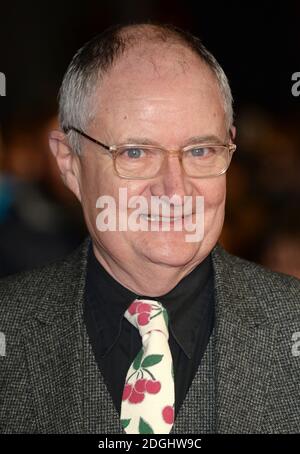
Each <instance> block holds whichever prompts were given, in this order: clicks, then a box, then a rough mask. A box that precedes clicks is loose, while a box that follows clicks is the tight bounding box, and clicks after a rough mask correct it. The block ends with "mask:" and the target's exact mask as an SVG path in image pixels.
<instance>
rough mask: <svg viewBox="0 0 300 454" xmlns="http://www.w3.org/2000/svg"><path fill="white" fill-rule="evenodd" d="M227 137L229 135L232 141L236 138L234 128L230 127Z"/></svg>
mask: <svg viewBox="0 0 300 454" xmlns="http://www.w3.org/2000/svg"><path fill="white" fill-rule="evenodd" d="M229 135H230V138H231V140H232V141H234V139H235V137H236V127H235V126H231V128H230V131H229Z"/></svg>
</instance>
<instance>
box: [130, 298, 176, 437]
mask: <svg viewBox="0 0 300 454" xmlns="http://www.w3.org/2000/svg"><path fill="white" fill-rule="evenodd" d="M124 316H125V317H126V318H127V320H129V322H130V323H132V324H133V325H134V326H135V327H136V328H137V329H138V330H139V332H140V335H141V337H142V343H143V346H142V348H141V350H140V352H139V353H138V354H137V356H136V358H135V359H134V361H133V363H132V364H131V366H130V367H129V370H128V372H127V375H126V380H125V385H124V391H123V396H122V404H121V423H122V427H123V428H124V430H125V432H126V433H128V434H168V433H169V432H170V431H171V429H172V426H173V423H174V399H175V393H174V373H173V362H172V355H171V351H170V347H169V342H168V339H169V329H168V324H169V321H168V313H167V311H166V309H165V308H164V307H163V306H162V304H161V303H160V302H158V301H154V300H141V299H139V300H137V299H136V300H134V301H133V303H131V305H130V306H129V308H128V309H127V311H126V312H125V314H124Z"/></svg>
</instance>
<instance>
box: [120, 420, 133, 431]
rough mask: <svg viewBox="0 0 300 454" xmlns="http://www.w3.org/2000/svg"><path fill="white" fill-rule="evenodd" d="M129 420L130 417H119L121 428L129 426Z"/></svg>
mask: <svg viewBox="0 0 300 454" xmlns="http://www.w3.org/2000/svg"><path fill="white" fill-rule="evenodd" d="M130 421H131V419H121V424H122V427H123V429H126V427H128V426H129V423H130Z"/></svg>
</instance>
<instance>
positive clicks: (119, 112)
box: [95, 44, 224, 127]
mask: <svg viewBox="0 0 300 454" xmlns="http://www.w3.org/2000/svg"><path fill="white" fill-rule="evenodd" d="M95 100H96V103H97V111H96V112H95V114H96V115H95V118H96V119H97V122H98V123H99V122H100V121H101V123H103V122H104V123H105V122H106V121H107V122H108V123H109V122H114V125H115V124H116V122H118V121H121V120H123V119H124V118H125V117H127V118H128V120H130V119H132V120H134V121H135V122H136V121H139V122H142V121H144V122H148V123H149V122H152V124H153V125H155V123H157V122H159V121H161V119H162V118H163V121H164V123H165V125H166V127H167V126H168V124H169V125H171V124H172V122H173V121H174V122H176V123H177V124H178V122H183V121H187V120H188V119H189V121H190V120H191V116H192V115H193V116H194V117H195V121H196V119H197V118H201V117H203V116H205V117H206V119H207V121H211V119H212V118H213V117H214V118H217V117H222V120H223V117H224V102H223V98H222V95H221V92H220V88H219V85H218V82H217V79H216V76H215V75H214V74H213V72H212V70H211V69H210V68H209V67H208V66H207V64H206V63H205V62H203V61H202V60H201V59H200V57H199V56H198V55H196V54H195V53H194V52H192V51H191V50H189V49H186V48H184V47H183V46H180V45H178V44H172V45H171V44H168V45H157V44H151V45H147V46H140V47H136V48H134V49H132V50H130V51H129V52H126V53H125V54H124V55H123V56H122V57H121V58H119V59H118V60H117V61H116V63H115V64H114V66H113V67H112V69H111V70H110V71H109V72H108V73H107V74H105V75H104V77H103V78H102V80H101V81H100V82H99V85H98V89H97V90H96V93H95ZM220 121H221V120H220Z"/></svg>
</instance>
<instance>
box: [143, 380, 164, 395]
mask: <svg viewBox="0 0 300 454" xmlns="http://www.w3.org/2000/svg"><path fill="white" fill-rule="evenodd" d="M160 388H161V383H160V382H159V381H153V380H148V381H147V383H146V391H147V392H148V393H149V394H157V393H158V392H159V391H160Z"/></svg>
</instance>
